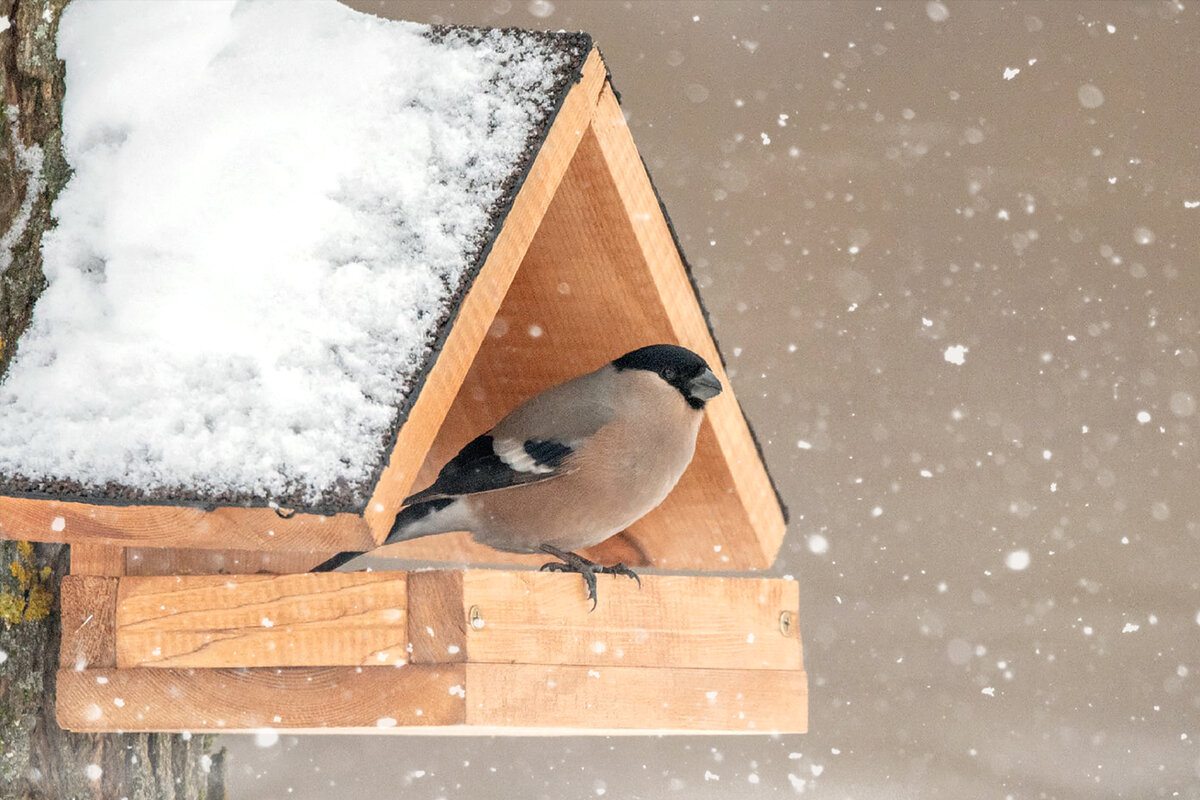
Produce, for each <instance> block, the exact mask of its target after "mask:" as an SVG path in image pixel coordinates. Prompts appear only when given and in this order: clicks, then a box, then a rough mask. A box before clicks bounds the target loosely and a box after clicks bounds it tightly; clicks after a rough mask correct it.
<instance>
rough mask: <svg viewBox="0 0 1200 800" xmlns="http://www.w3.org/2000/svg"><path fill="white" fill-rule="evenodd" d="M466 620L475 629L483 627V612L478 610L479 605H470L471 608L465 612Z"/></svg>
mask: <svg viewBox="0 0 1200 800" xmlns="http://www.w3.org/2000/svg"><path fill="white" fill-rule="evenodd" d="M467 620H468V621H469V622H470V623H471V627H472V628H474V629H475V630H479V629H480V628H482V627H483V612H482V611H480V610H479V606H471V610H470V611H468V612H467Z"/></svg>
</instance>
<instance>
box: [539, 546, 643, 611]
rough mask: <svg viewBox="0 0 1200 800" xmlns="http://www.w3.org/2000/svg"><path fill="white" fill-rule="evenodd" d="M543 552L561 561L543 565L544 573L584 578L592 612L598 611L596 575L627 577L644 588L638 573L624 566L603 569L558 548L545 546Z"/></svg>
mask: <svg viewBox="0 0 1200 800" xmlns="http://www.w3.org/2000/svg"><path fill="white" fill-rule="evenodd" d="M542 551H543V552H546V553H549V554H550V555H552V556H554V557H555V558H558V559H560V560H559V561H550V562H548V563H546V564H542V566H541V571H542V572H578V573H579V574H580V576H582V577H583V582H584V583H585V584H587V590H588V600H591V601H592V609H591V610H592V611H595V610H596V603H597V599H596V573H598V572H603V573H605V574H607V575H625V576H628V577H630V578H633V579H634V580H635V581H637V585H638V588H639V589H640V588H641V587H642V579H641V578H639V577H638V576H637V573H636V572H634V571H633V570H631V569H630V568H629V567H627V566H625V565H624V564H614V565H612V566H611V567H602V566H600V565H599V564H597V563H596V562H595V561H590V560H588V559H586V558H584V557H583V556H581V555H579V554H577V553H570V552H567V551H564V550H559V549H558V548H556V547H550V546H549V545H545V546H543V547H542Z"/></svg>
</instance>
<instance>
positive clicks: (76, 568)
mask: <svg viewBox="0 0 1200 800" xmlns="http://www.w3.org/2000/svg"><path fill="white" fill-rule="evenodd" d="M71 574H72V575H104V576H107V577H110V578H117V577H120V576H121V575H124V574H125V548H124V547H113V546H112V545H107V544H92V543H91V542H77V543H75V544H73V545H71Z"/></svg>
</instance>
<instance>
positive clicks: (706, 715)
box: [58, 664, 808, 735]
mask: <svg viewBox="0 0 1200 800" xmlns="http://www.w3.org/2000/svg"><path fill="white" fill-rule="evenodd" d="M58 698H59V700H58V724H59V725H60V726H62V727H63V728H64V729H66V730H71V731H76V732H107V731H115V730H122V731H222V732H227V733H231V732H238V731H241V732H250V731H257V730H262V729H276V730H288V731H297V732H310V733H372V734H375V733H399V732H404V731H405V730H409V731H414V732H416V731H420V732H429V731H430V729H431V728H435V729H440V730H441V731H442V732H446V733H453V734H456V735H470V734H473V733H475V734H482V735H496V734H503V733H506V732H509V733H516V734H530V733H552V734H555V735H570V734H584V733H592V734H596V733H601V732H603V733H618V734H621V733H624V734H629V733H647V734H659V733H699V732H708V733H760V734H769V733H804V732H805V731H806V730H807V718H808V692H807V686H806V679H805V675H804V673H803V672H794V671H778V670H753V671H744V670H709V669H651V668H644V667H613V666H606V667H581V666H572V665H541V664H438V665H419V664H410V665H408V666H405V667H400V668H391V667H364V668H360V669H354V668H349V667H331V668H326V669H247V670H222V669H195V670H184V669H90V670H84V671H76V670H72V669H63V670H60V671H59V673H58Z"/></svg>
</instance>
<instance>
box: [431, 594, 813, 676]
mask: <svg viewBox="0 0 1200 800" xmlns="http://www.w3.org/2000/svg"><path fill="white" fill-rule="evenodd" d="M599 596H600V601H599V603H598V604H597V606H596V610H595V611H592V610H591V607H592V604H591V601H589V600H587V599H586V595H585V590H584V585H583V581H582V579H581V578H580V577H579V576H578V575H567V574H558V573H547V572H512V571H501V570H469V571H467V572H456V571H444V572H424V573H417V574H413V575H412V576H411V578H410V583H409V608H410V612H409V632H410V633H409V635H410V639H411V641H412V654H411V659H412V661H413V662H414V663H421V662H425V663H428V662H439V661H440V662H451V661H462V660H466V661H468V662H470V663H487V662H492V663H509V662H517V663H527V664H577V665H583V666H602V665H620V666H629V667H643V666H644V667H673V668H710V669H711V668H730V669H743V670H751V669H768V670H799V669H802V668H803V667H802V665H803V658H802V654H801V648H800V639H799V635H798V633H797V631H796V626H795V625H794V624H791V625H790V626H789V627H787V628H786V632H785V629H784V628H783V627H782V626H781V625H780V616H781V615H782V614H785V613H786V614H787V615H789V617H788V619H789V620H790V621H791V622H793V623H794V621H795V620H797V619H798V618H799V603H800V601H799V588H798V585H797V584H796V583H795V582H794V581H789V580H780V579H768V578H721V577H702V576H688V575H643V576H642V586H641V588H640V589H639V588H638V586H637V584H636V583H635V582H634V581H632V580H630V579H628V578H624V577H620V576H617V577H614V576H609V575H602V576H599ZM473 611H474V615H472V612H473Z"/></svg>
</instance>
